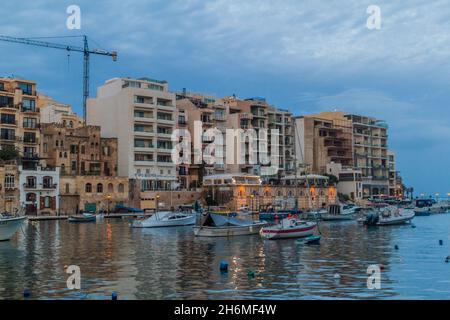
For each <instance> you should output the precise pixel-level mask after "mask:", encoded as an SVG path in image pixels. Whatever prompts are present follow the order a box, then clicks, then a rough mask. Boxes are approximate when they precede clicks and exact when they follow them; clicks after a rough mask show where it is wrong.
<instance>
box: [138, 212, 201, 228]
mask: <svg viewBox="0 0 450 320" xmlns="http://www.w3.org/2000/svg"><path fill="white" fill-rule="evenodd" d="M195 220H196V216H195V215H192V216H189V217H185V218H180V219H174V220H151V221H149V220H143V221H133V223H132V225H131V226H132V227H133V228H163V227H181V226H192V225H194V224H195Z"/></svg>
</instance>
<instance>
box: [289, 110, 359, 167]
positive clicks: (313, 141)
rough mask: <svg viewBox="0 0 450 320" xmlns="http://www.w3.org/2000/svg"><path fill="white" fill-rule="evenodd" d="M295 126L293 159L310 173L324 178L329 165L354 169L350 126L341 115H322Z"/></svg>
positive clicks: (301, 121)
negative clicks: (339, 165)
mask: <svg viewBox="0 0 450 320" xmlns="http://www.w3.org/2000/svg"><path fill="white" fill-rule="evenodd" d="M295 122H296V130H297V132H296V135H297V136H296V157H297V159H298V161H299V162H300V163H304V164H306V165H308V167H309V170H310V171H311V172H312V173H317V174H326V173H327V165H328V164H330V163H338V164H341V166H342V167H344V168H351V167H353V165H354V161H353V141H352V137H353V136H352V123H351V121H349V120H348V119H346V118H345V117H344V116H343V114H339V113H334V112H332V113H330V112H323V113H320V114H316V115H307V116H301V117H296V118H295Z"/></svg>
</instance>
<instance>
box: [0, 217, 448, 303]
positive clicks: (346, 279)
mask: <svg viewBox="0 0 450 320" xmlns="http://www.w3.org/2000/svg"><path fill="white" fill-rule="evenodd" d="M449 217H450V216H447V215H439V216H431V217H417V218H416V219H415V220H416V221H415V224H416V225H417V228H415V229H413V228H411V227H410V226H400V227H386V228H376V229H365V228H364V227H362V226H360V225H358V224H356V223H352V222H344V223H338V224H336V223H335V224H331V223H323V224H321V227H320V231H321V233H322V235H323V241H322V244H321V245H320V246H305V245H303V244H302V243H301V242H299V241H296V240H280V241H263V240H262V239H260V237H259V236H251V237H236V238H231V239H226V238H217V239H213V238H195V237H194V236H193V233H192V229H191V228H190V227H182V228H165V229H163V228H160V229H131V228H129V226H128V221H126V220H104V221H100V222H97V223H96V224H70V223H68V222H67V221H48V222H39V223H29V224H28V225H27V226H26V227H24V228H23V233H22V232H19V233H18V234H17V235H16V236H15V237H14V239H13V240H12V241H10V242H2V243H0V297H1V298H3V299H12V298H22V292H23V290H24V289H25V288H27V289H29V290H30V291H31V292H32V296H33V298H39V299H55V298H58V299H106V298H108V297H110V295H111V292H112V291H117V292H119V297H120V298H121V299H221V298H224V299H240V298H254V299H360V298H364V299H367V298H368V299H372V298H383V299H386V298H395V299H398V298H399V299H404V298H429V299H431V298H432V299H448V297H449V294H450V290H449V287H450V280H448V279H450V277H449V276H450V271H449V268H448V265H446V264H445V262H444V259H445V256H447V252H448V245H447V242H448V229H449V226H450V223H449V222H448V220H449V219H448V218H449ZM438 239H443V240H444V246H439V245H438ZM394 245H398V247H399V250H395V249H394ZM221 260H226V261H228V262H229V272H228V273H226V274H222V273H220V271H219V267H218V266H219V263H220V261H221ZM71 264H75V265H78V266H80V268H81V273H82V279H81V283H82V289H81V290H80V291H71V290H68V289H67V288H66V279H67V277H68V275H67V274H65V273H64V266H67V265H71ZM370 264H383V265H384V266H385V270H384V271H383V273H382V288H381V290H369V289H367V286H366V281H367V276H368V275H367V274H366V270H367V267H368V266H369V265H370ZM248 271H253V272H254V277H252V276H251V277H249V276H248V275H247V273H248ZM336 274H337V275H339V277H336V276H335V275H336Z"/></svg>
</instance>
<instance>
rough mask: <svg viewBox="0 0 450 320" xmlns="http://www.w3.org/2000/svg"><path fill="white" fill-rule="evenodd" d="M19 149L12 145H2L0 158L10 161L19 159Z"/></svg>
mask: <svg viewBox="0 0 450 320" xmlns="http://www.w3.org/2000/svg"><path fill="white" fill-rule="evenodd" d="M19 156H20V154H19V151H18V150H17V149H16V148H14V146H3V147H2V148H1V149H0V160H3V161H10V160H17V159H19Z"/></svg>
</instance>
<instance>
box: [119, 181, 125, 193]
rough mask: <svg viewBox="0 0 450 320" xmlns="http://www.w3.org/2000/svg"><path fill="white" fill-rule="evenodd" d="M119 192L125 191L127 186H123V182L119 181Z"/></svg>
mask: <svg viewBox="0 0 450 320" xmlns="http://www.w3.org/2000/svg"><path fill="white" fill-rule="evenodd" d="M119 192H120V193H124V192H125V187H124V186H123V183H119Z"/></svg>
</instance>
